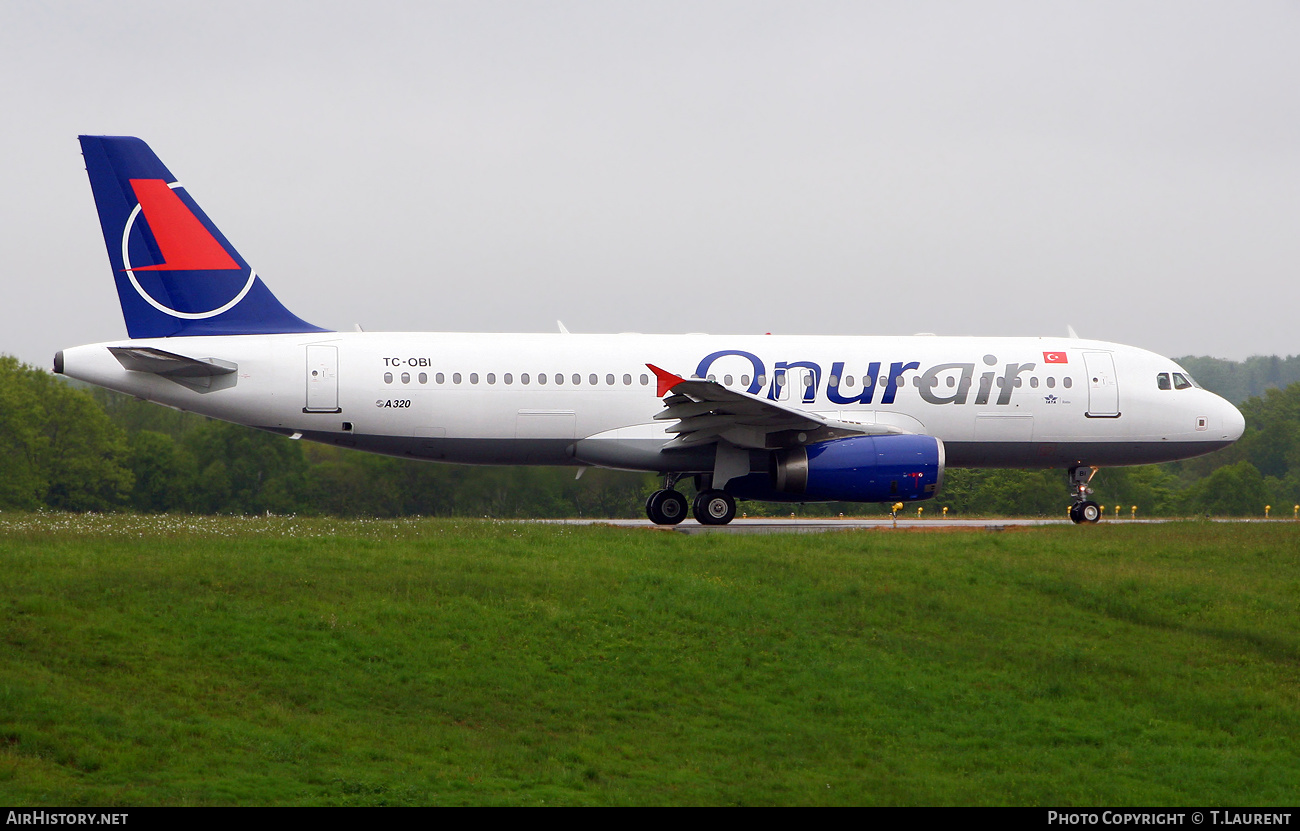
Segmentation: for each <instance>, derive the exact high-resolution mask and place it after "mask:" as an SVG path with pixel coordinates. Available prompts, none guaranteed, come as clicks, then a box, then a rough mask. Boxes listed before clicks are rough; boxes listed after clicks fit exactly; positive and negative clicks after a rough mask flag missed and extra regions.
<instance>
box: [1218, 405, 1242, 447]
mask: <svg viewBox="0 0 1300 831" xmlns="http://www.w3.org/2000/svg"><path fill="white" fill-rule="evenodd" d="M1223 407H1224V413H1223V437H1224V438H1226V439H1228V440H1230V441H1236V440H1237V439H1239V438H1241V434H1242V433H1244V432H1246V417H1245V416H1243V415H1242V414H1241V410H1238V409H1237V408H1236V407H1234V406H1232V404H1230V403H1228V402H1227V401H1224V402H1223Z"/></svg>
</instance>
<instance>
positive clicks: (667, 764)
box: [0, 513, 1300, 806]
mask: <svg viewBox="0 0 1300 831" xmlns="http://www.w3.org/2000/svg"><path fill="white" fill-rule="evenodd" d="M0 586H3V589H4V590H3V593H2V594H0V804H33V805H39V804H50V805H55V804H58V805H77V804H84V805H89V804H94V805H105V806H111V805H153V804H166V805H213V804H329V805H356V804H361V805H370V804H543V803H545V804H747V805H756V804H1016V805H1035V804H1041V805H1096V804H1111V805H1119V804H1124V805H1135V804H1137V805H1142V804H1148V805H1168V804H1196V805H1205V804H1215V803H1217V804H1233V805H1258V804H1294V803H1295V801H1296V800H1297V798H1298V797H1300V785H1297V783H1298V782H1300V757H1298V756H1297V750H1296V738H1297V736H1298V735H1300V706H1298V705H1300V526H1296V525H1292V524H1285V523H1274V524H1263V523H1258V524H1246V525H1217V524H1208V523H1206V524H1203V523H1186V524H1170V525H1153V526H1120V525H1114V526H1107V525H1102V526H1099V527H1092V528H1082V527H1081V528H1075V527H1050V528H1036V529H1024V530H1016V531H1009V532H1006V533H1000V534H995V533H988V532H984V531H970V532H949V533H930V532H903V531H866V532H842V533H829V534H800V535H780V536H730V535H719V534H710V535H697V536H687V535H683V534H678V533H671V532H663V531H651V530H629V529H613V528H599V527H596V528H570V527H555V526H541V525H527V524H516V523H499V522H489V521H465V520H459V521H449V520H448V521H444V520H407V521H401V520H397V521H391V522H375V521H370V522H345V521H339V520H304V519H288V518H253V519H241V518H181V517H131V516H84V517H83V516H68V515H15V514H9V513H5V514H0Z"/></svg>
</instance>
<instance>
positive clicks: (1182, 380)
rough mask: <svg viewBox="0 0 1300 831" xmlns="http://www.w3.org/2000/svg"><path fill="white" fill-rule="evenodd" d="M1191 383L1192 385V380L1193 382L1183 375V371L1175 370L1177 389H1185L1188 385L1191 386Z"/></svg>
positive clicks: (1175, 385)
mask: <svg viewBox="0 0 1300 831" xmlns="http://www.w3.org/2000/svg"><path fill="white" fill-rule="evenodd" d="M1191 385H1192V382H1191V381H1188V380H1187V378H1186V377H1184V376H1183V373H1181V372H1175V373H1174V389H1176V390H1185V389H1187V388H1188V387H1190V386H1191Z"/></svg>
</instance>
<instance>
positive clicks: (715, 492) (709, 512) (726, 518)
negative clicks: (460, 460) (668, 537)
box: [645, 475, 736, 525]
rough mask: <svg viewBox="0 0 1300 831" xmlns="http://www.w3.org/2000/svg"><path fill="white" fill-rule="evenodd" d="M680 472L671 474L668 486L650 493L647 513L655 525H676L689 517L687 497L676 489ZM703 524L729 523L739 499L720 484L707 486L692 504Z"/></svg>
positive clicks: (696, 515)
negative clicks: (687, 514)
mask: <svg viewBox="0 0 1300 831" xmlns="http://www.w3.org/2000/svg"><path fill="white" fill-rule="evenodd" d="M676 483H677V476H675V475H669V476H668V477H667V480H666V481H665V482H664V487H663V488H662V489H661V490H657V491H655V492H654V493H652V494H650V496H649V498H648V499H646V501H645V513H646V516H648V517H650V521H651V522H653V523H654V524H655V525H676V524H677V523H679V522H681V521H682V520H683V519H685V518H686V497H684V496H682V495H681V494H680V493H678V492H677V491H675V490H673V485H675V484H676ZM691 510H692V512H693V513H694V514H695V519H696V520H697V521H698V522H699V523H700V524H701V525H726V524H727V523H728V522H731V520H732V519H734V518H735V516H736V500H735V499H733V498H732V496H731V494H729V493H727V492H726V491H724V490H719V489H717V488H706V489H705V490H702V491H700V492H699V493H697V494H696V495H695V501H694V503H693V504H692V505H691Z"/></svg>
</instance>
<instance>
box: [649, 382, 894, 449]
mask: <svg viewBox="0 0 1300 831" xmlns="http://www.w3.org/2000/svg"><path fill="white" fill-rule="evenodd" d="M646 366H647V367H649V368H650V371H651V372H653V373H654V374H655V378H656V379H657V380H658V395H660V396H661V397H664V410H663V412H661V413H659V414H658V415H656V416H655V420H656V421H676V422H677V423H676V424H674V425H672V426H670V427H669V428H668V429H667V431H666V432H669V433H676V434H677V436H676V438H674V439H672V440H671V441H669V442H668V443H667V444H666V445H664V449H665V450H672V449H674V448H678V447H691V446H693V445H697V444H708V443H709V442H716V441H718V440H720V439H725V440H726V441H728V442H730V443H731V444H734V445H736V446H737V447H745V448H751V449H754V450H776V449H778V448H782V447H794V446H797V445H802V444H812V443H814V442H819V441H826V440H828V439H838V438H843V437H845V436H878V435H884V434H887V433H906V432H907V431H906V430H903V429H901V428H899V427H894V426H892V425H887V424H855V423H853V422H850V421H839V420H837V419H833V418H827V417H825V416H822V415H818V414H817V413H810V412H808V411H806V410H801V409H799V408H798V407H790V406H787V405H785V404H782V403H780V402H778V401H769V400H767V399H765V398H759V397H758V396H757V395H751V394H749V393H747V392H741V391H739V390H733V389H728V388H727V387H724V386H722V385H721V384H719V383H718V382H717V381H705V380H702V379H699V378H691V379H686V378H683V377H682V376H680V375H674V374H673V373H671V372H669V371H668V370H666V369H660V368H659V367H657V366H655V365H654V364H646ZM665 396H666V397H665Z"/></svg>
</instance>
